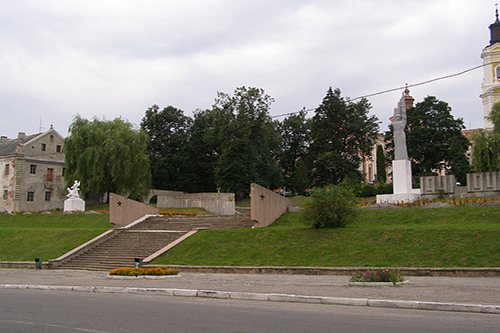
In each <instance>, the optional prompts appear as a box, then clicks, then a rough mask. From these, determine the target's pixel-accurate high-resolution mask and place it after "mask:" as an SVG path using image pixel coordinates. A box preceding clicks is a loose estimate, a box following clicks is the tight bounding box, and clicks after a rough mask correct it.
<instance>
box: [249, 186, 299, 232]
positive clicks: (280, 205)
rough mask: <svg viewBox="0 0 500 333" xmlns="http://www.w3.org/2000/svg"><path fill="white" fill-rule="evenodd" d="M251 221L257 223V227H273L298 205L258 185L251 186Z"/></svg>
mask: <svg viewBox="0 0 500 333" xmlns="http://www.w3.org/2000/svg"><path fill="white" fill-rule="evenodd" d="M250 202H251V207H252V208H251V219H252V220H254V221H257V222H258V224H257V227H258V228H263V227H267V226H269V225H271V224H272V223H273V222H274V221H276V219H277V218H279V217H280V216H281V215H283V213H285V212H286V211H287V210H288V207H290V206H297V203H295V202H294V201H292V200H290V199H287V198H285V197H283V196H281V195H278V194H276V193H274V192H273V191H270V190H268V189H266V188H264V187H262V186H260V185H258V184H251V185H250Z"/></svg>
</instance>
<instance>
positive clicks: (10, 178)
mask: <svg viewBox="0 0 500 333" xmlns="http://www.w3.org/2000/svg"><path fill="white" fill-rule="evenodd" d="M63 144H64V138H63V137H62V136H61V134H59V133H58V132H57V131H56V130H55V129H54V128H53V127H52V126H51V128H50V129H49V130H48V131H45V132H43V133H38V134H33V135H26V134H25V133H23V132H20V133H19V134H18V136H17V138H16V139H9V138H7V137H5V136H2V137H1V139H0V172H1V176H2V178H1V180H0V190H1V191H2V198H1V199H0V211H8V212H19V211H41V210H49V209H56V208H61V209H62V207H63V201H64V173H65V164H64V153H63Z"/></svg>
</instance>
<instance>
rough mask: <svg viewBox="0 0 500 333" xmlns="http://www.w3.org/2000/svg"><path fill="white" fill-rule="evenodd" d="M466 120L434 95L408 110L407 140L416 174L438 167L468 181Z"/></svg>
mask: <svg viewBox="0 0 500 333" xmlns="http://www.w3.org/2000/svg"><path fill="white" fill-rule="evenodd" d="M464 128H465V126H464V123H463V120H462V119H460V118H458V119H455V118H454V117H453V115H452V114H451V107H450V106H449V105H448V103H446V102H444V101H440V100H438V99H437V98H436V97H434V96H427V97H426V98H425V99H424V100H423V101H422V102H420V103H417V104H416V105H415V106H414V107H411V108H409V109H408V110H407V125H406V137H407V139H406V142H407V146H408V156H409V157H410V158H411V160H412V174H413V177H414V178H416V179H419V178H420V177H421V176H425V175H432V174H435V173H437V172H439V171H446V173H447V174H453V175H455V176H456V177H457V180H459V181H460V182H465V177H466V175H467V172H469V170H470V168H469V162H468V159H467V155H466V153H467V151H468V148H469V140H468V139H467V138H466V137H465V136H464V135H463V134H462V130H463V129H464Z"/></svg>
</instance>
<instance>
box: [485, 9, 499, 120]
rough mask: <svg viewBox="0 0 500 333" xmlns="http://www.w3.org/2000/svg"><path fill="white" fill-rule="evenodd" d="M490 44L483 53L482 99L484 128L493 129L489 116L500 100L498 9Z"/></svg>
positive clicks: (492, 27) (491, 27)
mask: <svg viewBox="0 0 500 333" xmlns="http://www.w3.org/2000/svg"><path fill="white" fill-rule="evenodd" d="M489 28H490V45H488V46H487V47H485V48H484V50H483V52H482V53H481V58H483V64H484V79H483V84H482V86H481V87H482V94H481V100H482V101H483V112H484V128H486V129H492V128H493V124H492V123H491V121H490V120H489V119H488V116H489V114H490V112H491V110H492V109H493V105H495V103H497V102H500V20H499V18H498V9H497V11H496V21H495V22H494V23H493V24H491V25H490V27H489Z"/></svg>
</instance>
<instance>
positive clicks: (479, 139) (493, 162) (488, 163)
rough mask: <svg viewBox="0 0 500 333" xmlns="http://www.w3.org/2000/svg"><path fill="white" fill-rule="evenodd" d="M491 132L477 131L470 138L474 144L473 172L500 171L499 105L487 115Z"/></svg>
mask: <svg viewBox="0 0 500 333" xmlns="http://www.w3.org/2000/svg"><path fill="white" fill-rule="evenodd" d="M489 118H490V120H491V122H492V123H493V130H479V132H478V133H476V135H474V137H473V138H472V139H473V141H474V142H475V145H474V150H473V155H472V161H473V169H474V172H497V171H500V103H496V104H495V105H494V106H493V109H492V110H491V113H490V115H489Z"/></svg>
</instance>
